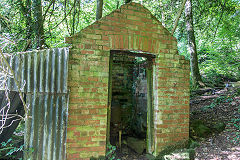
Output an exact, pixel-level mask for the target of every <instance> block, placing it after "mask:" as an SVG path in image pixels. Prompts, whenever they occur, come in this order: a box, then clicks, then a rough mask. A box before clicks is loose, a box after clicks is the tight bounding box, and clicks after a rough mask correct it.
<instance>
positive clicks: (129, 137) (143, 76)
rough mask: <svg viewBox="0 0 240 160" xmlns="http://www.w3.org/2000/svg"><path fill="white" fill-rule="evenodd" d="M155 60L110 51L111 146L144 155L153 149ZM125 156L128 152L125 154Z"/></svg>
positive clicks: (109, 127)
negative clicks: (153, 65)
mask: <svg viewBox="0 0 240 160" xmlns="http://www.w3.org/2000/svg"><path fill="white" fill-rule="evenodd" d="M153 58H154V57H153V56H152V55H150V54H142V53H136V52H129V51H111V56H110V72H109V74H110V75H109V76H110V81H109V89H110V91H109V110H110V111H109V114H108V117H109V119H108V120H109V123H108V132H109V136H108V139H109V142H110V144H111V145H113V146H117V149H118V150H120V151H122V150H124V149H126V148H127V149H131V150H133V151H134V152H135V153H137V154H139V155H141V154H143V153H148V151H149V148H151V145H152V139H153V138H152V129H153V115H152V100H153V99H152V61H153ZM124 152H126V151H124Z"/></svg>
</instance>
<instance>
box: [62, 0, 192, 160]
mask: <svg viewBox="0 0 240 160" xmlns="http://www.w3.org/2000/svg"><path fill="white" fill-rule="evenodd" d="M66 42H67V43H71V44H72V48H71V49H70V52H69V67H68V68H69V69H68V72H69V75H68V89H69V90H70V92H69V105H68V108H69V109H68V126H67V144H66V146H67V148H66V149H67V150H66V152H67V159H89V158H90V157H99V156H104V155H105V153H106V149H107V144H108V143H111V134H114V133H115V132H114V129H115V130H117V131H116V133H119V131H120V130H121V131H122V132H123V133H124V128H126V127H123V126H124V125H125V126H127V125H129V124H130V122H129V124H124V122H125V120H126V117H131V116H132V117H134V113H135V114H136V112H135V111H136V110H134V109H133V108H134V106H136V105H137V104H138V103H139V102H140V103H141V105H140V106H141V108H142V109H139V110H140V111H138V112H139V113H140V112H142V113H144V114H146V115H145V118H142V120H143V121H144V122H142V126H143V128H145V129H146V130H145V131H146V133H145V135H144V136H145V138H144V140H145V142H146V152H147V153H151V154H154V155H157V154H158V153H160V152H161V151H163V150H165V149H166V148H168V147H169V146H174V145H178V144H182V143H184V142H186V141H187V140H188V137H189V72H190V71H189V62H188V61H187V60H185V59H184V57H183V56H180V55H178V51H177V40H176V38H174V37H173V36H172V35H171V33H169V32H168V31H167V30H166V29H165V28H164V27H163V26H162V25H161V23H160V22H159V21H158V20H157V19H156V18H155V17H154V16H153V15H152V14H151V13H150V11H148V10H147V9H146V8H145V7H143V6H142V5H140V4H137V3H129V4H125V5H123V6H121V7H120V9H117V10H115V11H114V12H112V13H111V14H109V15H107V16H105V17H103V18H101V19H100V20H99V21H96V22H95V23H93V24H92V25H90V26H88V27H87V28H85V29H83V30H82V31H81V32H80V33H78V34H76V35H74V36H72V37H68V38H66ZM119 55H122V57H123V58H122V59H121V56H120V58H118V57H119ZM124 57H125V59H124ZM120 59H121V60H120ZM123 61H124V64H129V65H128V67H127V69H125V71H124V69H122V72H121V71H120V70H121V69H116V68H118V67H119V66H126V65H121V64H119V63H121V62H123ZM136 62H138V64H137V65H136ZM140 62H142V63H141V64H140ZM118 64H119V65H118ZM136 66H138V67H136ZM139 66H140V69H141V68H142V70H143V71H141V72H140V71H139ZM116 70H117V71H116ZM135 72H138V74H133V73H135ZM117 75H118V76H117ZM131 75H133V76H134V75H135V77H133V76H131ZM116 76H117V78H114V77H116ZM139 77H142V78H140V79H141V80H140V81H136V80H134V78H135V79H139ZM120 84H121V85H122V86H120V87H119V86H118V85H120ZM135 84H138V85H137V86H136V85H135ZM117 86H118V87H117ZM129 86H130V87H129ZM133 86H135V87H133ZM119 88H120V89H119ZM124 88H125V90H124ZM133 95H135V96H133ZM129 97H130V98H129ZM131 97H135V98H131ZM141 97H142V98H141ZM134 101H135V102H134ZM136 101H138V102H136ZM114 106H115V107H114ZM128 106H130V107H132V108H128ZM128 109H129V110H130V111H128ZM132 112H134V113H132ZM118 113H119V114H120V113H121V115H119V114H118ZM130 113H131V115H130ZM128 114H129V116H128ZM124 117H125V119H124ZM136 117H137V116H135V118H136ZM143 117H144V116H143ZM123 119H124V121H123ZM136 121H137V120H136ZM112 123H114V124H112ZM118 123H121V127H116V126H117V124H118ZM131 124H132V123H131ZM112 125H115V128H114V129H112ZM133 128H134V127H133ZM132 130H133V129H132ZM139 130H141V129H139V128H138V129H137V130H136V129H135V131H139Z"/></svg>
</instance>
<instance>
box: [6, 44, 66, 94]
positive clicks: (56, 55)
mask: <svg viewBox="0 0 240 160" xmlns="http://www.w3.org/2000/svg"><path fill="white" fill-rule="evenodd" d="M68 52H69V49H68V48H55V49H48V50H41V51H32V52H24V53H18V54H16V55H15V56H14V57H13V58H11V59H10V60H9V63H10V66H11V67H12V69H13V70H14V71H15V77H16V78H17V79H18V81H19V83H20V86H21V88H22V89H21V90H22V91H23V92H25V93H32V92H46V93H67V76H66V75H67V67H68V64H67V63H68ZM8 86H9V89H10V90H11V91H18V90H17V86H16V84H15V83H14V80H13V79H10V80H9V81H8Z"/></svg>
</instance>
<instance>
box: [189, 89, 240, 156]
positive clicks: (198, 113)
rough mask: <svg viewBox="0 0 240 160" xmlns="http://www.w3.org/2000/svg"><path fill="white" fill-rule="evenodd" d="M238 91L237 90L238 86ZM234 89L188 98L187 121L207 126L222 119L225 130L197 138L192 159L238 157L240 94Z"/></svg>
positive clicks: (239, 153) (239, 144) (239, 149)
mask: <svg viewBox="0 0 240 160" xmlns="http://www.w3.org/2000/svg"><path fill="white" fill-rule="evenodd" d="M238 92H239V89H238ZM238 92H237V90H236V89H234V88H233V89H230V90H226V89H222V90H217V91H215V93H214V94H212V93H205V95H202V96H196V97H194V98H191V101H190V106H191V107H190V108H191V109H190V113H191V114H190V122H192V121H194V120H202V121H204V122H206V125H207V126H209V127H211V125H213V124H216V123H219V122H222V123H224V124H225V129H224V130H223V131H221V132H220V133H212V134H210V135H208V136H207V137H205V138H202V139H199V140H200V142H199V146H198V147H197V148H196V149H195V152H196V156H195V160H210V159H211V160H240V95H239V93H238Z"/></svg>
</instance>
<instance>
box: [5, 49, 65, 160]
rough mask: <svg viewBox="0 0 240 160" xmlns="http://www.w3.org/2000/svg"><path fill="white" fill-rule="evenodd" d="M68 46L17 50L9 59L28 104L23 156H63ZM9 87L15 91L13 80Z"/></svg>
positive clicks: (52, 159) (47, 159) (56, 159)
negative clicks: (25, 50)
mask: <svg viewBox="0 0 240 160" xmlns="http://www.w3.org/2000/svg"><path fill="white" fill-rule="evenodd" d="M68 53H69V50H68V48H56V49H48V50H41V51H32V52H24V53H18V54H16V55H15V56H14V57H13V58H11V59H10V60H9V63H10V66H11V67H12V69H13V70H14V73H15V77H16V78H17V79H18V81H19V82H20V85H21V87H22V88H21V91H22V92H24V93H25V94H26V101H27V105H28V106H29V111H28V116H29V118H28V119H27V120H26V124H25V137H24V143H25V149H26V150H27V152H25V153H24V159H32V160H42V159H44V160H62V159H65V158H66V156H65V150H66V147H65V144H66V133H67V132H66V130H67V106H68V90H67V75H68ZM8 86H10V87H9V88H10V90H12V91H18V90H17V86H16V84H15V82H14V80H13V79H10V80H9V81H8Z"/></svg>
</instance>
